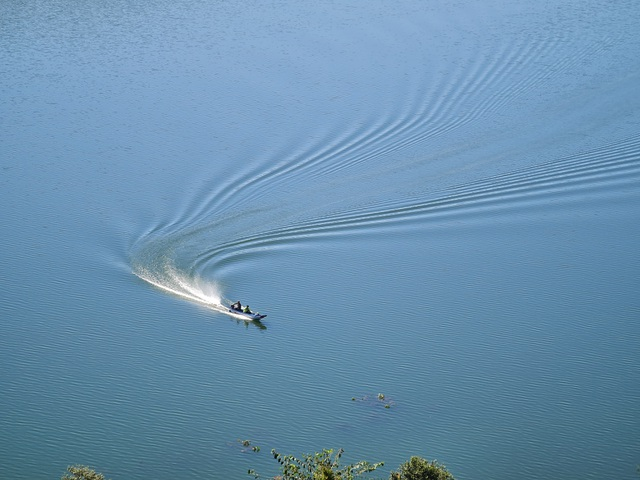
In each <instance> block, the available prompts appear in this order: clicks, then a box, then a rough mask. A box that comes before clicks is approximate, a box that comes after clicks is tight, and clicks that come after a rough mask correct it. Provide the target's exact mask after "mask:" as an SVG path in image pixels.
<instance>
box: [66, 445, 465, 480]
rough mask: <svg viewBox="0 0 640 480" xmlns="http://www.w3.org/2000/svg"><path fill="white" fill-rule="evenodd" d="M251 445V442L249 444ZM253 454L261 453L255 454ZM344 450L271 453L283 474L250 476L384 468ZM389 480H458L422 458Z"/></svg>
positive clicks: (326, 477) (279, 479)
mask: <svg viewBox="0 0 640 480" xmlns="http://www.w3.org/2000/svg"><path fill="white" fill-rule="evenodd" d="M247 442H248V441H247ZM254 451H259V448H258V450H254ZM343 452H344V450H342V449H339V450H338V451H337V452H335V453H334V451H333V450H327V449H325V450H322V451H321V452H316V453H314V454H312V455H310V454H304V455H303V456H302V458H297V457H295V456H293V455H283V454H281V453H279V452H277V451H276V450H271V454H272V455H273V458H274V459H275V460H276V461H277V462H278V463H279V464H280V470H281V474H280V475H276V476H275V477H262V476H260V475H259V474H258V473H257V472H256V471H255V470H253V469H249V470H248V472H247V473H248V474H249V475H251V476H253V478H254V479H255V480H261V479H263V478H264V479H265V480H355V479H358V478H366V474H368V473H370V472H373V471H375V470H376V469H377V468H379V467H382V466H383V465H384V462H378V463H370V462H367V461H360V462H357V463H354V464H349V465H340V458H341V457H342V454H343ZM67 472H68V473H66V474H65V475H63V476H62V477H61V480H105V476H104V475H103V474H101V473H98V472H96V471H95V470H94V469H93V468H91V467H88V466H86V465H70V466H69V467H67ZM389 480H455V479H454V477H453V475H452V474H451V473H450V472H449V471H448V470H447V468H446V467H445V466H444V465H443V464H441V463H438V462H437V461H436V460H433V461H428V460H426V459H424V458H422V457H416V456H414V457H411V458H410V459H409V460H408V461H406V462H405V463H403V464H401V465H400V467H399V468H398V470H397V471H392V472H391V474H390V476H389Z"/></svg>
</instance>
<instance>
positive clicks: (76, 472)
mask: <svg viewBox="0 0 640 480" xmlns="http://www.w3.org/2000/svg"><path fill="white" fill-rule="evenodd" d="M67 471H68V472H69V473H67V474H65V475H63V476H62V477H61V479H60V480H104V475H102V474H101V473H97V472H96V471H95V470H93V469H92V468H89V467H87V466H85V465H72V466H69V467H67Z"/></svg>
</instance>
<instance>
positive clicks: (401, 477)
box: [390, 457, 455, 480]
mask: <svg viewBox="0 0 640 480" xmlns="http://www.w3.org/2000/svg"><path fill="white" fill-rule="evenodd" d="M390 478H391V480H455V479H454V478H453V475H451V473H449V472H448V471H447V468H446V467H445V466H444V465H441V464H439V463H438V462H437V461H435V460H434V461H433V462H429V461H427V460H425V459H424V458H420V457H411V459H410V460H409V461H408V462H405V463H403V464H402V465H400V471H399V472H392V473H391V477H390Z"/></svg>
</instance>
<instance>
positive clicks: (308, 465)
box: [249, 449, 384, 480]
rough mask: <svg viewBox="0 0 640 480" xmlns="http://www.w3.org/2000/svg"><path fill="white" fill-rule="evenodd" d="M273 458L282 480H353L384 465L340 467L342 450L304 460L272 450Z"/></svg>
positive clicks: (324, 451) (357, 464) (250, 472)
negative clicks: (279, 469)
mask: <svg viewBox="0 0 640 480" xmlns="http://www.w3.org/2000/svg"><path fill="white" fill-rule="evenodd" d="M271 453H272V455H273V458H275V460H276V461H277V462H278V463H279V464H280V467H281V469H282V476H281V477H279V478H281V479H282V480H353V479H355V478H358V477H360V476H361V475H362V474H364V473H367V472H373V471H374V470H375V469H376V468H378V467H381V466H382V465H384V464H383V463H382V462H380V463H369V462H358V463H356V464H353V465H346V466H340V457H341V456H342V453H343V450H342V449H340V450H338V452H337V453H336V454H335V455H334V454H333V450H323V451H322V452H318V453H315V454H313V455H303V457H302V459H299V458H296V457H294V456H293V455H282V454H281V453H278V452H277V451H275V450H271ZM249 474H250V475H253V476H254V477H255V478H256V479H258V478H260V476H259V475H258V474H257V473H256V472H255V471H253V470H249Z"/></svg>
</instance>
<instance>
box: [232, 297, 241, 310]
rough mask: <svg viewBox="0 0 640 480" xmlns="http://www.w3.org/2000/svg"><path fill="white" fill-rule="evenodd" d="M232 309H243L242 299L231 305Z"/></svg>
mask: <svg viewBox="0 0 640 480" xmlns="http://www.w3.org/2000/svg"><path fill="white" fill-rule="evenodd" d="M231 310H238V311H241V310H242V304H241V303H240V300H238V301H237V302H236V303H234V304H232V305H231Z"/></svg>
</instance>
